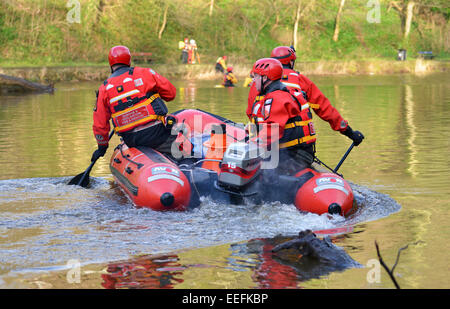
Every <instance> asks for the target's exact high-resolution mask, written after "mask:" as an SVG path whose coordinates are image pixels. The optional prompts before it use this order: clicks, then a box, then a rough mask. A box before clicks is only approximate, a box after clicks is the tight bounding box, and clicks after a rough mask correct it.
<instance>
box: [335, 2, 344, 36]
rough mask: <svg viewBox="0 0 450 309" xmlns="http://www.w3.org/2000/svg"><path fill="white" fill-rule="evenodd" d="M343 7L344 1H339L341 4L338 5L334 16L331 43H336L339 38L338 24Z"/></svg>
mask: <svg viewBox="0 0 450 309" xmlns="http://www.w3.org/2000/svg"><path fill="white" fill-rule="evenodd" d="M344 5H345V0H341V2H340V4H339V9H338V11H337V14H336V22H335V25H334V34H333V41H335V42H337V40H338V38H339V22H340V20H341V14H342V9H343V8H344Z"/></svg>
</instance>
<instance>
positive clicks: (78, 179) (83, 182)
mask: <svg viewBox="0 0 450 309" xmlns="http://www.w3.org/2000/svg"><path fill="white" fill-rule="evenodd" d="M113 135H114V130H112V131H111V133H109V137H108V140H110V139H111V137H112V136H113ZM97 160H98V158H97V159H95V160H94V161H92V162H91V164H90V165H89V167H88V168H87V169H86V170H85V171H84V172H83V173H80V174H78V175H76V176H75V177H73V178H72V179H71V180H70V181H69V183H68V185H77V186H81V187H83V188H86V187H87V186H88V185H89V181H90V179H89V173H90V172H91V170H92V168H93V167H94V164H95V162H97Z"/></svg>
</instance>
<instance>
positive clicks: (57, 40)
mask: <svg viewBox="0 0 450 309" xmlns="http://www.w3.org/2000/svg"><path fill="white" fill-rule="evenodd" d="M449 3H450V2H449V1H448V0H420V1H419V0H417V1H412V0H399V1H383V0H379V1H378V0H153V1H149V0H147V1H144V0H78V1H77V0H2V1H1V2H0V64H2V65H13V66H14V65H51V64H55V65H56V64H63V65H71V64H96V63H103V64H104V63H105V62H106V55H107V52H108V50H109V48H110V47H111V46H113V45H118V44H123V45H127V46H128V47H130V49H131V50H132V51H139V52H152V53H153V62H154V63H168V64H175V63H180V50H179V49H178V42H179V41H182V40H183V39H184V38H185V37H188V38H193V39H195V40H196V42H197V45H198V51H199V54H200V56H201V61H202V63H208V62H214V61H215V60H216V59H217V57H218V56H220V55H224V54H226V55H229V56H232V57H233V59H234V62H236V61H241V62H243V63H249V62H252V61H254V60H255V59H257V58H259V57H266V56H268V55H269V54H270V51H271V50H272V48H274V47H275V46H277V45H280V44H285V45H291V44H294V45H295V46H296V48H297V51H298V55H299V57H300V59H302V61H315V60H349V59H366V60H370V59H379V58H382V59H395V57H396V55H397V50H398V49H399V48H405V49H407V51H408V56H409V57H416V56H417V53H418V52H419V51H433V54H435V55H436V56H437V58H436V59H448V58H450V31H449V16H450V7H449ZM377 5H379V7H377ZM378 8H379V9H378Z"/></svg>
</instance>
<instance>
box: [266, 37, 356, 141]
mask: <svg viewBox="0 0 450 309" xmlns="http://www.w3.org/2000/svg"><path fill="white" fill-rule="evenodd" d="M270 57H271V58H274V59H277V60H279V61H280V62H281V65H282V66H283V76H282V78H281V82H282V83H283V84H284V85H285V86H286V87H287V89H288V90H289V91H290V92H291V93H292V94H293V95H295V96H296V97H297V98H299V99H301V98H304V99H305V100H306V101H307V103H308V106H309V108H311V109H312V110H313V111H314V113H315V114H316V115H318V116H319V117H320V118H321V119H322V120H324V121H327V122H328V123H329V124H330V127H331V128H332V129H333V130H335V131H338V132H340V133H341V134H344V135H345V136H347V137H348V138H350V139H351V140H353V142H354V143H355V146H358V145H359V144H360V143H361V142H362V140H363V139H364V135H363V134H362V133H361V132H359V131H353V130H352V128H351V127H350V126H349V125H348V121H347V120H345V119H344V118H343V117H342V116H341V114H340V113H339V112H338V110H337V109H336V108H334V107H333V105H331V103H330V100H328V98H327V97H326V96H325V95H324V94H323V93H322V91H320V89H319V88H318V87H317V86H316V85H315V84H314V83H313V82H312V81H311V80H310V79H308V78H307V77H306V76H305V75H303V74H301V73H300V72H298V71H295V70H294V65H295V60H296V59H297V54H296V51H295V49H294V47H293V46H290V47H288V46H278V47H275V48H274V49H273V50H272V52H271V54H270ZM311 117H312V114H311Z"/></svg>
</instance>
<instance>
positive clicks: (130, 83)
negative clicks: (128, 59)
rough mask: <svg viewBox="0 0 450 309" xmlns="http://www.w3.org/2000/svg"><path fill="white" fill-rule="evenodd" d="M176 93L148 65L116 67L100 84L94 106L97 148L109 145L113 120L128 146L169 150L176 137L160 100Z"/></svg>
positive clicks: (171, 96) (169, 97)
mask: <svg viewBox="0 0 450 309" xmlns="http://www.w3.org/2000/svg"><path fill="white" fill-rule="evenodd" d="M175 96H176V88H175V87H174V86H173V85H172V84H171V83H170V82H169V81H168V80H167V79H166V78H165V77H163V76H161V75H159V74H158V73H156V72H155V71H154V70H152V69H150V68H141V67H129V66H122V67H120V68H118V69H117V70H115V71H114V72H113V73H112V74H111V76H110V77H109V78H108V79H107V80H106V81H105V82H104V83H103V85H101V86H100V88H99V91H98V95H97V102H96V106H95V108H94V124H93V130H94V135H95V138H96V140H97V144H98V146H99V149H101V148H103V149H106V148H107V147H108V133H109V130H110V124H109V120H110V119H112V122H113V125H114V130H115V132H116V133H117V134H118V135H120V136H121V137H122V138H123V140H124V142H125V143H126V144H127V146H129V147H136V146H147V147H152V148H155V149H157V150H159V151H162V152H170V144H171V141H172V140H173V139H175V138H176V136H174V135H171V132H170V129H168V128H166V127H165V123H164V122H165V115H166V114H167V112H168V110H167V107H166V105H165V103H164V101H163V100H165V101H171V100H173V99H174V98H175ZM105 151H106V150H105ZM103 154H104V153H103Z"/></svg>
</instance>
